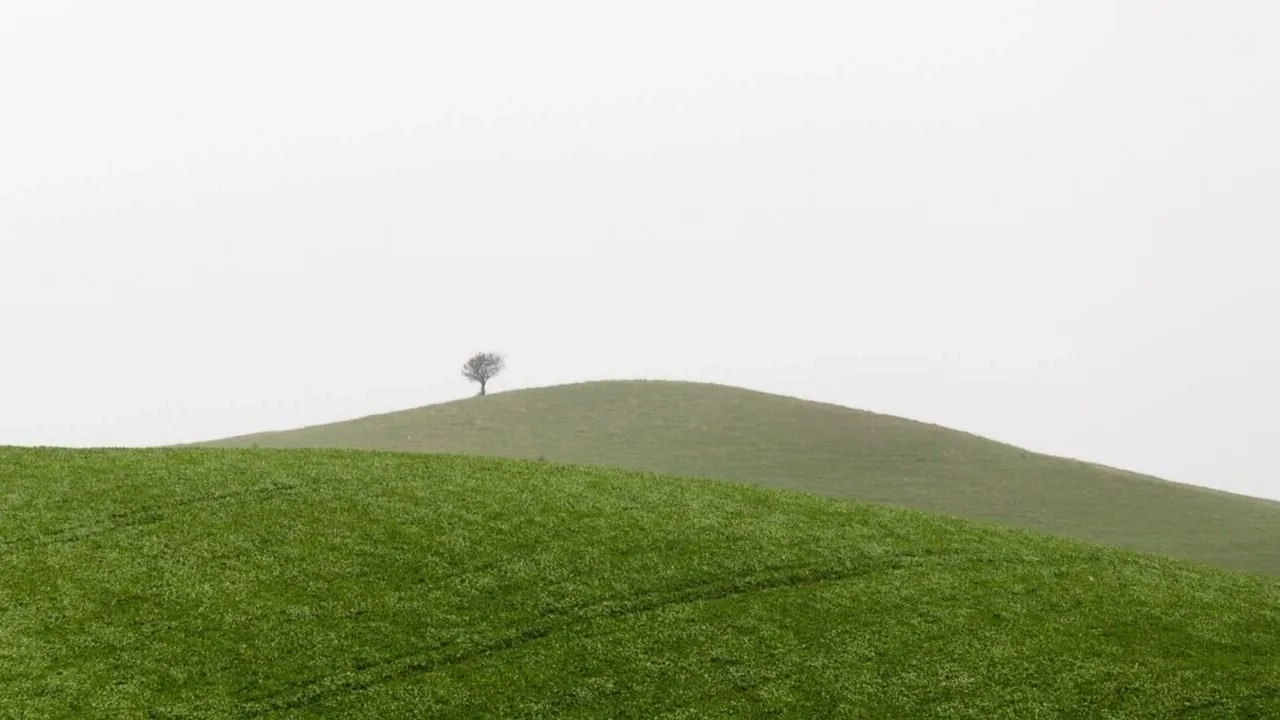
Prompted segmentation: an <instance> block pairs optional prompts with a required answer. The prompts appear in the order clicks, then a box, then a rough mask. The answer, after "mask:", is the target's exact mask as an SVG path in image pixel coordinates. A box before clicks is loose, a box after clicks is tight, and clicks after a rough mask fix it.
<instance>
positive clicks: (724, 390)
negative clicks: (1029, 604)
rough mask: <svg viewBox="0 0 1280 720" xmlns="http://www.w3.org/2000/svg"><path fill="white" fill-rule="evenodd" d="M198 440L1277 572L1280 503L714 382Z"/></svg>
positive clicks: (603, 388) (582, 392)
mask: <svg viewBox="0 0 1280 720" xmlns="http://www.w3.org/2000/svg"><path fill="white" fill-rule="evenodd" d="M213 444H214V445H217V446H223V447H250V446H253V445H261V446H262V447H281V448H302V447H312V448H352V449H379V450H403V451H415V452H441V453H457V454H467V455H488V456H500V457H514V458H528V459H536V458H539V457H545V458H547V459H549V460H553V461H558V462H566V463H575V464H584V465H599V466H615V467H623V468H630V469H636V470H646V471H652V472H661V473H671V474H678V475H690V476H700V477H708V478H718V479H724V480H736V481H742V482H747V483H754V484H759V485H765V486H770V487H779V488H790V489H796V490H804V491H808V492H815V493H821V494H824V495H830V496H835V497H844V498H855V499H860V500H866V501H870V502H876V503H889V504H894V505H900V506H905V507H911V508H916V509H921V510H926V511H930V512H938V513H946V514H950V515H955V516H958V517H964V518H971V519H977V520H986V521H992V522H997V523H1001V524H1004V525H1009V526H1014V527H1021V528H1027V529H1031V530H1036V531H1040V532H1046V533H1053V534H1058V535H1062V536H1066V537H1072V538H1078V539H1082V540H1087V541H1090V542H1096V543H1105V544H1109V545H1115V546H1119V547H1125V548H1131V549H1135V550H1141V551H1146V552H1155V553H1161V554H1166V555H1170V556H1173V557H1180V558H1185V559H1190V560H1195V561H1198V562H1204V563H1209V564H1213V565H1217V566H1220V567H1224V568H1229V569H1235V570H1244V571H1250V572H1256V573H1265V574H1270V575H1280V503H1275V502H1270V501H1266V500H1259V499H1256V498H1249V497H1244V496H1240V495H1233V494H1229V493H1224V492H1218V491H1214V490H1208V489H1204V488H1199V487H1193V486H1189V485H1180V484H1175V483H1170V482H1166V481H1163V480H1158V479H1156V478H1151V477H1146V476H1142V475H1138V474H1135V473H1130V472H1124V471H1121V470H1115V469H1110V468H1104V467H1100V466H1098V465H1092V464H1088V463H1083V462H1077V461H1073V460H1067V459H1063V458H1055V457H1049V456H1045V455H1039V454H1036V453H1031V452H1027V451H1024V450H1021V449H1019V448H1016V447H1012V446H1009V445H1005V444H1001V443H997V442H992V441H990V440H987V439H984V438H980V437H976V436H974V435H970V434H967V433H962V432H957V431H954V430H949V429H946V428H941V427H938V426H935V425H928V424H923V423H918V422H912V421H910V420H904V419H901V418H896V417H890V416H885V415H877V414H874V413H868V412H861V411H857V410H851V409H849V408H844V407H839V406H835V405H826V404H821V403H814V402H806V401H803V400H797V399H794V398H786V397H780V396H777V395H769V394H764V393H757V392H751V391H747V390H741V389H736V388H728V387H723V386H716V385H704V384H694V383H678V382H646V381H627V382H595V383H582V384H577V385H566V386H560V387H553V388H543V389H535V390H521V391H513V392H506V393H498V394H494V395H490V396H488V397H484V398H472V399H468V400H463V401H459V402H452V403H446V404H442V405H435V406H430V407H426V408H421V409H416V410H408V411H404V412H397V413H390V414H386V415H378V416H373V417H369V418H362V419H359V420H354V421H350V422H344V423H337V424H333V425H325V426H319V427H312V428H304V429H300V430H293V431H286V432H277V433H264V434H260V435H250V436H245V437H240V438H232V439H230V440H224V441H219V442H216V443H213Z"/></svg>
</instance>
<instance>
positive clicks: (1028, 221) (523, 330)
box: [0, 0, 1280, 498]
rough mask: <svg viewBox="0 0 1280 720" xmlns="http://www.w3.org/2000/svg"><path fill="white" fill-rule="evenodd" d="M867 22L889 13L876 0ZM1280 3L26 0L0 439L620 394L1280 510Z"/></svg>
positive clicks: (229, 428) (267, 423) (15, 118)
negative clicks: (910, 429)
mask: <svg viewBox="0 0 1280 720" xmlns="http://www.w3.org/2000/svg"><path fill="white" fill-rule="evenodd" d="M851 6H852V7H851ZM1276 27H1280V9H1278V8H1277V7H1276V6H1275V5H1274V4H1272V3H1266V2H1262V1H1261V0H1259V1H1256V2H1244V1H1237V2H1226V3H1215V4H1209V3H1201V2H1191V1H1190V0H1179V1H1174V2H1169V1H1167V0H1162V1H1156V0H1126V2H1098V1H1096V0H1089V1H1086V2H1072V3H1065V2H1052V3H1051V2H1040V3H1033V2H990V1H985V2H975V3H952V2H943V1H941V0H937V1H933V2H924V1H916V2H896V3H874V4H873V3H856V4H855V3H836V2H832V3H803V2H793V3H748V2H723V3H710V2H693V1H690V0H683V1H681V2H649V3H637V4H633V5H632V6H627V7H625V8H624V7H621V6H617V4H613V3H598V2H596V3H591V2H563V1H555V2H541V3H517V2H470V3H420V2H396V3H392V2H363V3H323V2H287V1H276V2H271V1H263V0H255V1H254V2H248V1H236V2H229V1H226V0H222V1H220V2H218V3H197V2H171V1H161V0H155V1H152V2H145V1H141V0H117V1H116V2H112V3H97V2H54V1H51V0H41V2H38V3H37V2H25V3H18V2H6V3H0V327H2V328H3V336H2V339H0V444H54V445H154V444H162V443H173V442H181V441H193V440H200V439H209V438H213V437H220V436H226V435H231V434H240V433H247V432H252V431H257V430H264V429H278V428H287V427H292V426H297V425H301V424H312V423H318V422H326V421H331V420H339V419H345V418H349V417H353V416H356V415H361V414H367V413H372V412H382V411H387V410H393V409H399V408H406V407H412V406H416V405H422V404H426V403H431V402H438V401H443V400H448V399H453V398H458V397H464V396H466V395H468V394H471V393H472V392H473V391H474V388H473V387H472V386H469V385H468V384H467V383H466V382H465V381H464V380H463V379H462V378H461V377H460V376H459V373H458V369H459V366H460V365H461V363H462V362H463V361H464V360H465V359H466V358H467V357H468V356H469V355H470V354H472V353H474V352H476V351H480V350H497V351H501V352H504V353H506V354H507V355H508V365H509V370H508V371H507V372H506V373H505V374H504V375H502V376H501V377H500V378H499V379H498V380H496V381H494V383H493V385H492V387H491V389H492V390H493V391H495V392H498V391H502V390H504V389H509V388H515V387H526V386H536V385H547V384H554V383H560V382H574V381H579V380H589V379H604V378H630V377H650V378H670V379H690V380H706V381H712V382H720V383H726V384H733V385H743V386H747V387H751V388H756V389H761V390H767V391H772V392H780V393H785V394H791V395H798V396H801V397H806V398H810V399H817V400H824V401H829V402H836V403H840V404H844V405H849V406H853V407H858V408H865V409H869V410H875V411H879V412H887V413H893V414H898V415H905V416H907V417H912V418H915V419H920V420H925V421H928V422H936V423H939V424H943V425H948V426H952V427H956V428H960V429H964V430H968V431H971V432H976V433H979V434H983V435H987V436H989V437H993V438H996V439H999V440H1003V441H1006V442H1011V443H1014V444H1017V445H1021V446H1024V447H1029V448H1031V449H1034V450H1039V451H1044V452H1050V453H1055V454H1062V455H1068V456H1072V457H1079V458H1082V459H1087V460H1091V461H1096V462H1102V463H1106V464H1110V465H1116V466H1120V467H1125V468H1128V469H1133V470H1138V471H1142V472H1148V473H1153V474H1156V475H1160V476H1162V477H1166V478H1169V479H1173V480H1179V481H1183V482H1191V483H1197V484H1202V485H1208V486H1213V487H1219V488H1224V489H1229V490H1233V491H1236V492H1245V493H1248V494H1254V495H1260V496H1268V497H1275V498H1280V442H1277V441H1276V438H1275V433H1276V427H1277V423H1276V420H1275V412H1276V411H1275V408H1277V407H1278V406H1280V381H1277V379H1276V368H1277V367H1280V328H1278V327H1277V323H1276V321H1275V313H1276V308H1280V289H1278V286H1277V283H1276V281H1275V272H1276V268H1277V267H1280V249H1277V247H1276V241H1277V239H1280V203H1277V198H1280V132H1278V131H1277V130H1276V128H1280V105H1278V103H1277V100H1276V97H1277V96H1276V92H1275V88H1274V84H1275V82H1274V81H1275V68H1278V67H1280V48H1278V47H1277V45H1276V43H1275V42H1274V41H1273V40H1274V38H1273V37H1272V35H1273V32H1272V31H1273V30H1274V28H1276Z"/></svg>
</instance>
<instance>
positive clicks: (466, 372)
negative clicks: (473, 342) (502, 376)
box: [462, 353, 507, 395]
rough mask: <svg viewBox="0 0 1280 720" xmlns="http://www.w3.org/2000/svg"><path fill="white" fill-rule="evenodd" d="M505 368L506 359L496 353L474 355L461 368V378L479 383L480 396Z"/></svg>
mask: <svg viewBox="0 0 1280 720" xmlns="http://www.w3.org/2000/svg"><path fill="white" fill-rule="evenodd" d="M506 367H507V361H506V358H504V357H502V356H501V355H499V354H498V353H476V354H475V355H472V356H471V359H470V360H468V361H467V363H466V364H465V365H463V366H462V377H464V378H466V379H468V380H470V381H471V382H478V383H480V394H481V395H483V394H484V388H485V386H486V385H488V384H489V381H490V380H492V379H493V378H494V376H496V375H497V374H498V373H500V372H502V371H503V370H505V369H506Z"/></svg>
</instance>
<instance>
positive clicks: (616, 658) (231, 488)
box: [0, 448, 1280, 720]
mask: <svg viewBox="0 0 1280 720" xmlns="http://www.w3.org/2000/svg"><path fill="white" fill-rule="evenodd" d="M1278 627H1280V583H1278V582H1277V581H1275V580H1273V579H1270V578H1262V577H1257V576H1250V575H1245V574H1235V573H1229V572H1225V571H1220V570H1215V569H1211V568H1206V567H1202V566H1198V565H1194V564H1190V563H1183V562H1179V561H1176V560H1170V559H1164V558H1159V557H1156V556H1148V555H1137V554H1132V553H1129V552H1126V551H1121V550H1114V549H1108V548H1101V547H1095V546H1090V545H1086V544H1083V543H1077V542H1073V541H1069V540H1063V539H1054V538H1050V537H1045V536H1038V535H1034V534H1032V533H1028V532H1022V531H1016V530H1008V529H1003V528H996V527H993V526H982V525H976V524H972V523H968V522H965V521H961V520H955V519H950V518H945V517H941V516H931V515H925V514H921V513H917V512H913V511H909V510H901V509H893V508H883V507H875V506H870V505H866V504H862V503H854V502H847V501H838V500H833V499H828V498H822V497H817V496H812V495H807V494H802V493H790V492H782V491H775V490H765V489H759V488H753V487H750V486H746V485H737V484H732V483H716V482H710V481H701V480H683V479H676V478H670V477H663V476H653V475H645V474H639V473H631V472H624V471H616V470H604V469H587V468H566V467H559V466H554V465H549V464H541V463H529V462H514V461H501V460H487V459H479V458H464V457H435V456H427V455H410V454H389V453H358V452H336V451H313V452H305V451H304V452H280V451H268V450H262V451H223V450H207V449H186V450H145V451H139V450H131V451H123V450H117V451H70V450H20V449H3V448H0V717H3V718H142V717H152V718H184V717H185V718H195V717H205V718H223V717H277V718H302V717H315V718H399V717H424V718H425V717H431V718H453V717H457V718H463V717H466V718H470V717H528V718H534V717H539V718H540V717H551V716H558V717H578V718H600V717H626V718H646V719H647V718H664V717H665V718H677V717H679V718H690V717H717V718H718V717H793V718H818V717H821V718H828V717H831V718H841V717H845V718H975V719H978V718H981V719H982V720H987V719H990V718H1017V719H1019V720H1021V719H1023V718H1090V719H1092V718H1275V717H1280V632H1278V631H1277V628H1278Z"/></svg>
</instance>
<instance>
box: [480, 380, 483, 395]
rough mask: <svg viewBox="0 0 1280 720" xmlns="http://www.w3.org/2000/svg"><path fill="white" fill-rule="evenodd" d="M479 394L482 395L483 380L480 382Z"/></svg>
mask: <svg viewBox="0 0 1280 720" xmlns="http://www.w3.org/2000/svg"><path fill="white" fill-rule="evenodd" d="M480 394H481V395H484V380H481V381H480Z"/></svg>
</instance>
